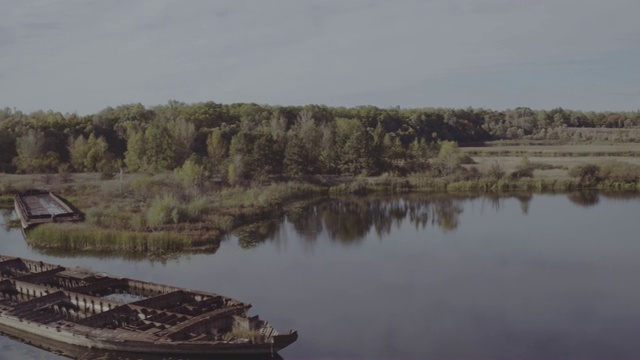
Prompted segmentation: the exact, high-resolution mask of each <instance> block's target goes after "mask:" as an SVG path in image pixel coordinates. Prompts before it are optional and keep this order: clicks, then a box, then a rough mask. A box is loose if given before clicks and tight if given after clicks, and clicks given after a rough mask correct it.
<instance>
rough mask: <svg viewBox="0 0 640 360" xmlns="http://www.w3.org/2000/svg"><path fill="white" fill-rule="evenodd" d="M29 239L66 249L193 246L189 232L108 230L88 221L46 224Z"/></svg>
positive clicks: (145, 250)
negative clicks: (85, 222)
mask: <svg viewBox="0 0 640 360" xmlns="http://www.w3.org/2000/svg"><path fill="white" fill-rule="evenodd" d="M27 242H28V243H29V244H30V245H32V246H34V247H39V248H58V249H66V250H91V251H103V250H109V251H124V252H142V253H162V252H176V251H181V250H184V249H187V248H189V247H190V246H191V240H190V239H189V238H188V237H186V236H185V235H181V234H178V233H172V232H157V233H141V232H131V231H118V230H104V229H98V228H94V227H92V226H88V225H86V224H43V225H40V226H37V227H36V228H34V229H32V230H30V231H29V232H28V233H27Z"/></svg>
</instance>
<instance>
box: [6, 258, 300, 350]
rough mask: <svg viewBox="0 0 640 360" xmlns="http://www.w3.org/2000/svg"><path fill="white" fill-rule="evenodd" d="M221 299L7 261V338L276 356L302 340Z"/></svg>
mask: <svg viewBox="0 0 640 360" xmlns="http://www.w3.org/2000/svg"><path fill="white" fill-rule="evenodd" d="M250 307H251V305H250V304H247V303H243V302H241V301H238V300H235V299H232V298H229V297H226V296H221V295H218V294H214V293H209V292H202V291H193V290H187V289H182V288H178V287H173V286H168V285H161V284H155V283H150V282H144V281H138V280H132V279H127V278H117V277H110V276H106V275H104V274H96V273H92V272H89V271H86V270H81V269H67V268H64V267H62V266H59V265H53V264H47V263H43V262H36V261H31V260H25V259H20V258H14V257H7V256H2V255H0V332H3V333H7V334H9V335H11V336H15V337H20V338H38V339H46V340H47V341H51V342H57V343H61V344H65V345H68V346H73V347H79V348H87V349H100V350H105V351H117V352H128V353H145V354H154V353H155V354H173V355H194V356H196V355H214V354H215V355H223V354H224V355H274V354H276V353H277V352H278V351H279V350H281V349H283V348H284V347H286V346H288V345H290V344H291V343H293V342H294V341H296V340H297V338H298V334H297V332H295V331H290V332H289V333H287V334H280V333H278V332H277V331H276V330H275V329H274V328H273V327H271V325H269V323H268V322H266V321H263V320H260V318H259V317H258V316H249V315H248V314H247V313H248V310H249V308H250Z"/></svg>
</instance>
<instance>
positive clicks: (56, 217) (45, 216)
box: [14, 191, 82, 229]
mask: <svg viewBox="0 0 640 360" xmlns="http://www.w3.org/2000/svg"><path fill="white" fill-rule="evenodd" d="M14 205H15V209H16V213H17V214H18V218H20V222H21V223H22V228H23V229H27V228H30V227H32V226H35V225H38V224H44V223H49V222H64V221H79V220H82V216H81V215H80V214H79V213H78V212H77V211H75V210H73V209H72V208H71V206H70V205H69V204H67V203H66V202H65V201H64V200H63V199H62V198H60V197H59V196H57V195H56V194H54V193H52V192H45V191H31V192H26V193H22V194H18V195H16V196H15V197H14Z"/></svg>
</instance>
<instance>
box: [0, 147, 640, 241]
mask: <svg viewBox="0 0 640 360" xmlns="http://www.w3.org/2000/svg"><path fill="white" fill-rule="evenodd" d="M558 159H563V158H562V157H558V158H555V157H548V158H545V159H542V160H540V159H537V158H535V159H534V160H532V159H530V158H528V157H527V156H524V157H521V158H519V159H518V161H517V162H515V161H511V163H510V165H508V166H503V165H502V163H500V162H493V163H490V162H489V160H488V159H485V158H483V157H481V156H476V157H473V158H472V161H471V162H472V163H471V164H465V165H462V164H457V165H456V166H455V167H451V168H449V169H445V170H443V171H440V172H437V173H436V172H434V171H429V172H423V173H414V174H410V175H408V176H397V175H394V174H388V173H387V174H383V175H381V176H377V177H336V176H310V177H303V178H296V179H283V178H279V179H271V180H270V182H262V183H254V184H250V185H246V186H235V187H225V186H220V185H219V184H214V183H212V184H203V185H199V186H193V185H190V184H185V183H184V182H182V181H181V179H180V178H178V177H177V176H176V175H175V174H174V173H164V174H156V175H144V174H126V175H124V176H123V178H122V179H121V180H120V179H116V180H102V179H100V175H99V174H72V175H68V174H67V175H66V176H65V178H64V179H62V178H60V179H57V178H55V177H54V178H52V177H51V175H4V174H3V175H2V176H1V177H0V182H2V186H1V187H0V190H2V194H0V196H1V197H2V198H3V199H4V198H6V199H10V198H11V195H12V194H13V193H16V192H19V191H24V190H27V189H32V188H38V189H47V190H51V191H55V192H56V193H58V194H60V195H62V196H63V197H65V198H66V199H67V200H69V201H70V202H72V203H73V204H74V205H75V206H76V207H77V208H79V209H80V210H81V211H83V212H84V215H85V219H86V221H85V222H84V223H78V224H65V225H60V224H45V225H41V226H39V227H37V228H36V229H34V230H32V231H30V232H29V233H28V236H27V237H28V241H29V243H30V244H31V245H33V246H36V247H38V248H43V249H46V248H49V249H56V248H57V249H68V250H73V251H93V252H95V251H104V252H109V251H117V252H131V253H148V254H163V253H172V252H180V251H209V252H214V251H216V249H217V248H218V246H219V243H220V241H221V239H222V238H223V237H224V236H225V235H226V234H229V233H231V232H234V231H238V230H239V229H242V228H244V227H247V226H248V225H251V224H256V223H260V222H263V221H269V220H274V219H280V218H282V217H283V216H284V214H286V213H287V207H288V205H289V204H291V203H293V202H298V201H301V200H305V199H310V198H318V197H326V196H339V195H351V194H353V195H365V194H372V193H388V194H401V193H410V192H448V193H453V192H475V193H503V192H513V191H526V192H550V191H553V192H570V191H584V190H611V191H638V190H639V189H640V183H639V182H638V178H640V166H639V165H637V164H635V163H633V162H626V161H622V160H618V159H614V160H613V161H606V162H597V165H596V164H594V163H577V164H576V165H574V166H573V167H570V168H569V167H567V166H565V165H562V161H560V162H558V161H557V160H558ZM608 160H610V159H608ZM253 231H254V230H252V229H250V230H248V231H247V233H249V234H251V233H252V232H253ZM245 237H246V236H245ZM248 243H250V242H248Z"/></svg>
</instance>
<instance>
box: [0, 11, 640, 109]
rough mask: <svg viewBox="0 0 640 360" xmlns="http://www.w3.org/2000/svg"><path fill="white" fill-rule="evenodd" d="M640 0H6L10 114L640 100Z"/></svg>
mask: <svg viewBox="0 0 640 360" xmlns="http://www.w3.org/2000/svg"><path fill="white" fill-rule="evenodd" d="M639 14H640V1H638V0H607V1H603V0H459V1H456V0H425V1H408V0H395V1H379V0H360V1H356V0H353V1H351V0H335V1H332V0H322V1H320V0H318V1H304V0H291V1H280V0H272V1H267V0H260V1H257V0H256V1H239V0H229V1H219V0H216V1H208V0H203V1H191V0H176V1H170V0H146V1H143V0H122V1H102V0H96V1H64V0H61V1H48V0H47V1H44V0H43V1H32V0H20V1H12V0H0V107H5V106H8V107H11V108H13V107H15V108H17V109H18V110H22V111H24V112H31V111H35V110H39V109H43V110H49V109H51V110H55V111H60V112H63V113H66V112H78V113H80V114H87V113H94V112H97V111H100V110H102V109H104V108H105V107H107V106H117V105H121V104H129V103H137V102H141V103H143V104H144V105H146V106H153V105H158V104H164V103H166V102H167V101H168V100H172V99H173V100H179V101H184V102H187V103H193V102H199V101H215V102H219V103H231V102H256V103H260V104H272V105H302V104H310V103H312V104H326V105H331V106H334V105H344V106H356V105H376V106H380V107H389V106H401V107H456V108H461V107H468V106H472V107H484V108H491V109H496V110H502V109H507V108H514V107H518V106H528V107H531V108H534V109H551V108H555V107H563V108H568V109H580V110H637V109H640V20H638V19H639Z"/></svg>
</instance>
